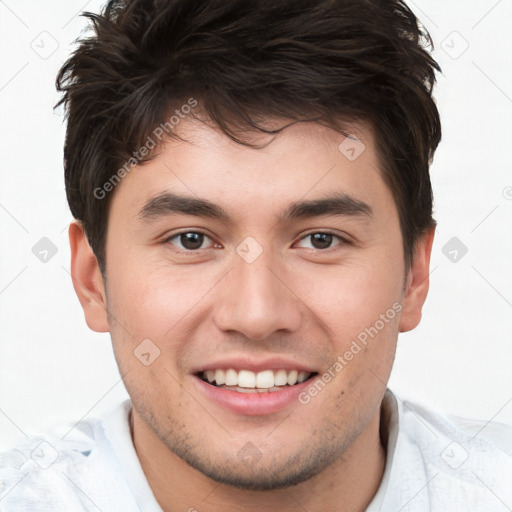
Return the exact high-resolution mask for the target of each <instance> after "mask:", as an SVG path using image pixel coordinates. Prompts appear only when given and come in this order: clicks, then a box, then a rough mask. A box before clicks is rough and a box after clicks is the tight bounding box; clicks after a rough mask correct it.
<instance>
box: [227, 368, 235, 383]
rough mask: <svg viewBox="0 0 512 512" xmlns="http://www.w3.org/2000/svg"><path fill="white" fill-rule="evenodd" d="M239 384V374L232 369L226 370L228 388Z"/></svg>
mask: <svg viewBox="0 0 512 512" xmlns="http://www.w3.org/2000/svg"><path fill="white" fill-rule="evenodd" d="M237 384H238V373H237V372H236V371H235V370H233V369H232V368H230V369H229V370H226V386H236V385H237Z"/></svg>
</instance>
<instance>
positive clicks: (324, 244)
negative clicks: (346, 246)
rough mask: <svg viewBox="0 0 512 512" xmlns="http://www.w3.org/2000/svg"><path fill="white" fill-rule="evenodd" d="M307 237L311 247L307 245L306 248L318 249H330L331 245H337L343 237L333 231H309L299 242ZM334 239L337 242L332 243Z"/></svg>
mask: <svg viewBox="0 0 512 512" xmlns="http://www.w3.org/2000/svg"><path fill="white" fill-rule="evenodd" d="M307 239H310V240H311V247H308V248H310V249H318V250H322V249H330V248H331V247H333V246H335V245H338V244H339V243H340V242H341V241H343V239H342V238H341V237H340V236H337V235H335V234H333V233H323V232H318V233H310V234H309V235H306V236H305V237H303V238H302V239H301V240H300V242H303V241H305V240H307ZM335 241H337V243H335V244H334V245H333V242H335ZM302 247H307V246H304V245H302Z"/></svg>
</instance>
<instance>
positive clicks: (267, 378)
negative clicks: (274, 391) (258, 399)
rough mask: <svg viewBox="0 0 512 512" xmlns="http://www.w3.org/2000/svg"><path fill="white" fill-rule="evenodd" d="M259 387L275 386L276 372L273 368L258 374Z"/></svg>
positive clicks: (257, 383)
mask: <svg viewBox="0 0 512 512" xmlns="http://www.w3.org/2000/svg"><path fill="white" fill-rule="evenodd" d="M256 387H257V388H264V389H268V388H273V387H274V372H273V371H272V370H265V371H263V372H259V373H258V375H256Z"/></svg>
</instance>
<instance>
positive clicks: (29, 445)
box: [0, 418, 124, 512]
mask: <svg viewBox="0 0 512 512" xmlns="http://www.w3.org/2000/svg"><path fill="white" fill-rule="evenodd" d="M115 466H116V460H115V457H114V456H113V452H112V448H111V445H110V443H109V441H108V439H107V438H106V436H105V432H104V426H103V422H102V420H100V419H96V418H94V419H88V420H85V421H81V422H79V423H77V424H76V425H63V426H60V427H54V428H53V429H51V430H49V431H48V432H47V433H44V434H39V435H37V436H35V437H32V438H30V439H25V440H22V441H21V442H19V443H17V444H16V445H15V446H13V447H12V448H10V449H9V450H7V451H5V452H3V453H1V454H0V512H4V511H5V512H7V511H9V512H25V511H27V512H28V511H34V510H37V511H38V512H45V511H50V510H51V511H56V512H60V511H66V512H69V511H70V510H73V511H89V510H97V509H98V508H97V507H98V506H100V504H99V503H96V501H97V500H98V499H100V500H102V499H103V497H104V496H108V495H109V493H110V494H112V490H113V489H116V488H117V489H123V484H124V482H123V481H122V480H121V478H120V476H119V475H120V471H117V470H116V467H115ZM117 480H119V481H117ZM98 497H99V498H98ZM100 508H101V507H100ZM107 509H108V508H107Z"/></svg>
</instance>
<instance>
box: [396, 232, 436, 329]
mask: <svg viewBox="0 0 512 512" xmlns="http://www.w3.org/2000/svg"><path fill="white" fill-rule="evenodd" d="M434 232H435V228H431V229H430V230H429V231H427V232H426V233H425V234H424V235H422V236H421V237H420V238H419V239H418V241H417V242H416V246H415V249H414V257H413V262H412V266H411V269H410V270H409V275H408V276H407V283H406V286H405V292H404V299H403V309H402V317H401V319H400V332H407V331H411V330H412V329H414V328H415V327H416V326H417V325H418V324H419V323H420V320H421V310H422V308H423V304H424V303H425V300H426V298H427V294H428V287H429V273H430V255H431V253H432V243H433V241H434Z"/></svg>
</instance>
